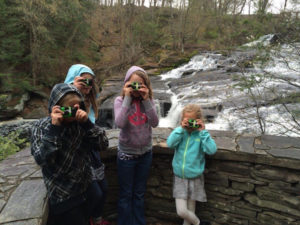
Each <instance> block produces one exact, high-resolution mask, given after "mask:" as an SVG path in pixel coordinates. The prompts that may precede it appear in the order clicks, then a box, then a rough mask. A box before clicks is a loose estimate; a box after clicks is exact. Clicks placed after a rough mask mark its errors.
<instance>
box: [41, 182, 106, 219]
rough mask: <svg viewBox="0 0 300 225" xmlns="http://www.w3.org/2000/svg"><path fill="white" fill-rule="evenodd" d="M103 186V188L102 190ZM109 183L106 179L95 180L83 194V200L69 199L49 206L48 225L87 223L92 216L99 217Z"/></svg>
mask: <svg viewBox="0 0 300 225" xmlns="http://www.w3.org/2000/svg"><path fill="white" fill-rule="evenodd" d="M102 188H103V190H102ZM106 190H107V184H106V181H105V179H104V180H103V181H101V182H100V183H98V182H96V181H93V182H92V183H91V184H90V185H89V187H88V189H87V191H86V192H85V193H84V194H83V199H86V200H85V201H82V202H80V203H78V200H77V199H78V198H76V200H75V201H72V199H71V201H68V202H64V203H61V204H59V205H51V204H50V207H49V216H48V222H47V225H87V224H89V222H88V221H89V219H90V217H95V218H97V217H99V216H101V214H102V211H103V204H104V201H105V198H106Z"/></svg>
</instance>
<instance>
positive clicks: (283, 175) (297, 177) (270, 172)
mask: <svg viewBox="0 0 300 225" xmlns="http://www.w3.org/2000/svg"><path fill="white" fill-rule="evenodd" d="M252 174H254V175H255V176H258V177H262V178H265V179H268V180H280V181H285V182H288V183H297V182H299V181H300V173H296V172H295V173H292V172H290V171H289V170H287V169H277V168H276V169H275V168H271V167H261V166H259V167H255V169H253V170H252V171H251V175H252Z"/></svg>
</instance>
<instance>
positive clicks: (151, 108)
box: [142, 100, 158, 127]
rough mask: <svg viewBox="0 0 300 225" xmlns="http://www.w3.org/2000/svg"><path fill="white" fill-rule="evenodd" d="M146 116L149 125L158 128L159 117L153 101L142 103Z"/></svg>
mask: <svg viewBox="0 0 300 225" xmlns="http://www.w3.org/2000/svg"><path fill="white" fill-rule="evenodd" d="M142 103H143V105H144V107H145V111H146V115H147V118H148V121H149V124H150V125H151V127H157V126H158V116H157V113H156V109H155V103H154V101H153V100H144V101H142Z"/></svg>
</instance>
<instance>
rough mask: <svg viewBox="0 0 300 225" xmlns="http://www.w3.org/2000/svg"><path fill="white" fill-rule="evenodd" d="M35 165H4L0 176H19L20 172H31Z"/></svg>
mask: <svg viewBox="0 0 300 225" xmlns="http://www.w3.org/2000/svg"><path fill="white" fill-rule="evenodd" d="M36 167H37V165H22V166H14V167H11V166H10V167H6V168H5V169H2V170H1V171H0V174H1V175H2V176H5V177H8V176H20V175H22V174H26V173H27V172H28V171H29V172H30V174H31V173H33V172H34V171H35V170H36Z"/></svg>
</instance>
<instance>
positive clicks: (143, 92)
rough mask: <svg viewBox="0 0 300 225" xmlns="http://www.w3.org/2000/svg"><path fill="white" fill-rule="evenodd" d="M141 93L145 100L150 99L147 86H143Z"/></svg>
mask: <svg viewBox="0 0 300 225" xmlns="http://www.w3.org/2000/svg"><path fill="white" fill-rule="evenodd" d="M139 92H140V94H141V96H142V98H143V99H144V100H147V99H148V98H149V89H148V87H147V86H146V85H144V84H142V87H141V88H140V89H139Z"/></svg>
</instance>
